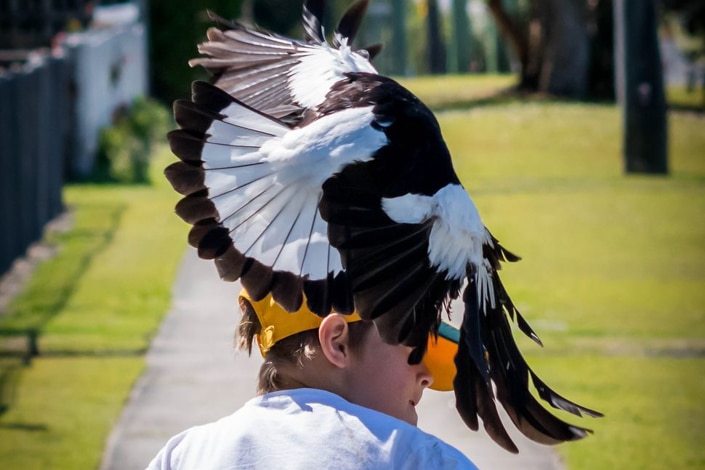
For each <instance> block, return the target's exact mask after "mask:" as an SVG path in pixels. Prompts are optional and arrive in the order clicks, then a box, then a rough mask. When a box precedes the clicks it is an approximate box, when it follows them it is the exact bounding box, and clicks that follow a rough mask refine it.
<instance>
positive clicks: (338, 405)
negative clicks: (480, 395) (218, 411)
mask: <svg viewBox="0 0 705 470" xmlns="http://www.w3.org/2000/svg"><path fill="white" fill-rule="evenodd" d="M312 468H316V469H318V468H320V469H336V470H345V469H388V468H393V469H444V470H445V469H466V470H477V468H476V467H475V465H473V464H472V463H471V462H470V461H469V460H468V458H467V457H465V455H463V454H462V453H461V452H460V451H458V450H457V449H455V448H454V447H451V446H450V445H448V444H446V443H445V442H443V441H441V440H440V439H438V438H437V437H435V436H432V435H430V434H427V433H425V432H423V431H421V430H420V429H418V428H417V427H415V426H412V425H410V424H408V423H405V422H403V421H401V420H398V419H396V418H392V417H391V416H388V415H386V414H383V413H380V412H378V411H374V410H370V409H368V408H363V407H361V406H358V405H355V404H352V403H350V402H348V401H346V400H345V399H343V398H341V397H339V396H338V395H335V394H333V393H330V392H326V391H323V390H315V389H310V388H302V389H294V390H284V391H279V392H274V393H268V394H266V395H263V396H260V397H257V398H253V399H252V400H250V401H248V402H247V403H246V404H245V405H244V406H243V407H242V408H241V409H239V410H238V411H236V412H235V413H233V414H232V415H230V416H227V417H225V418H222V419H220V420H218V421H216V422H214V423H210V424H206V425H203V426H197V427H194V428H191V429H188V430H186V431H184V432H182V433H181V434H178V435H176V436H174V437H173V438H171V439H170V440H169V441H168V442H167V444H166V445H165V446H164V448H163V449H162V450H161V451H160V452H159V454H157V456H156V457H155V458H154V460H152V462H151V463H150V464H149V467H148V470H190V469H194V470H195V469H198V470H216V469H217V470H225V469H267V470H268V469H306V470H310V469H312Z"/></svg>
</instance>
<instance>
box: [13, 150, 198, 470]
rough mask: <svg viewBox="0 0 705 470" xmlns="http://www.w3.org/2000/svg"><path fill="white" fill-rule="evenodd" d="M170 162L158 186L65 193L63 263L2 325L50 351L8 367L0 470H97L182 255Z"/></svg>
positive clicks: (42, 273)
mask: <svg viewBox="0 0 705 470" xmlns="http://www.w3.org/2000/svg"><path fill="white" fill-rule="evenodd" d="M171 158H173V157H170V156H169V155H168V153H167V152H166V151H162V153H161V155H160V158H159V159H158V160H157V161H156V162H155V164H154V167H153V180H154V181H155V184H154V185H153V186H111V185H95V186H91V185H76V186H68V187H67V188H66V190H65V192H64V197H65V201H66V204H67V206H68V207H69V208H70V210H71V212H72V216H73V218H74V221H73V225H72V228H71V229H70V230H69V231H68V232H65V233H58V234H52V235H51V236H50V237H49V238H50V239H49V242H50V243H52V244H55V245H56V246H57V247H58V248H59V252H58V254H57V256H56V257H54V258H53V259H51V260H49V261H47V262H45V263H44V264H42V265H41V266H39V267H38V269H37V270H36V272H35V274H34V275H33V277H32V279H31V281H30V282H29V284H28V285H27V286H26V289H25V291H24V292H23V293H22V294H21V295H20V296H19V297H17V298H16V299H15V301H14V302H13V303H12V305H11V306H10V307H9V315H7V316H3V317H0V328H6V329H7V328H14V329H18V328H19V329H25V328H36V329H38V330H39V331H40V336H39V350H40V353H41V355H40V356H39V357H38V358H36V359H34V360H33V361H32V364H31V366H30V367H27V368H18V367H17V364H15V363H11V364H7V363H6V364H5V370H6V371H9V372H10V373H9V374H4V376H5V377H9V379H8V383H6V384H5V386H4V387H3V390H4V394H5V401H6V402H9V409H8V410H7V412H5V413H3V414H0V462H2V464H0V467H1V468H8V469H10V468H13V469H14V468H17V469H20V468H22V469H52V470H54V469H72V470H73V469H94V468H97V466H98V464H99V462H100V459H101V456H102V453H103V447H104V445H105V440H106V438H107V436H108V433H109V432H110V429H111V428H112V425H113V424H114V423H115V422H116V420H117V418H118V416H119V413H120V411H121V409H122V406H123V405H124V403H125V400H126V399H127V396H128V394H129V392H130V389H131V387H132V384H133V383H134V382H135V380H136V379H137V377H138V376H139V374H140V372H141V371H142V369H143V367H144V359H143V353H144V351H145V350H146V348H147V346H148V345H149V341H150V339H151V337H152V335H153V333H154V332H155V329H156V328H157V326H158V324H159V322H160V320H161V318H162V317H163V315H164V314H165V312H166V311H167V309H168V307H169V302H170V294H171V286H172V282H173V280H174V276H175V273H176V268H177V266H178V263H179V261H180V259H181V256H182V254H183V251H184V249H185V235H186V232H185V230H186V225H185V224H183V223H182V222H180V221H179V220H178V218H177V217H176V216H175V215H174V213H173V206H174V203H175V202H176V200H177V199H178V198H177V196H176V195H175V194H173V191H171V189H167V186H168V184H167V183H166V182H165V181H164V178H163V176H161V172H162V169H163V168H164V166H165V163H166V161H167V160H169V159H171ZM6 340H7V339H6ZM0 368H2V364H0Z"/></svg>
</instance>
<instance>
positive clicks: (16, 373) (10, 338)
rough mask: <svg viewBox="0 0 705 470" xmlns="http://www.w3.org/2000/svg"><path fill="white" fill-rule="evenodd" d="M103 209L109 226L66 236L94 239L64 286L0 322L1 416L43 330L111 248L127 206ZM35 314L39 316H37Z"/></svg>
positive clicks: (84, 247) (64, 279)
mask: <svg viewBox="0 0 705 470" xmlns="http://www.w3.org/2000/svg"><path fill="white" fill-rule="evenodd" d="M102 209H105V210H107V211H109V213H108V216H107V217H106V218H105V221H106V222H105V223H103V225H102V226H100V227H97V228H96V229H94V230H91V229H90V228H84V229H77V230H73V229H72V230H70V231H69V232H68V233H67V234H66V235H65V236H66V237H70V239H80V238H86V239H93V240H94V242H93V243H80V244H79V246H80V251H79V253H77V254H72V256H75V255H77V256H78V261H77V262H76V263H74V264H72V265H71V267H72V269H70V270H68V271H67V272H64V273H63V276H61V283H60V284H58V285H55V286H52V287H47V290H46V291H43V295H42V296H41V298H28V300H27V301H26V302H24V303H22V304H21V306H20V307H16V308H15V309H14V310H13V311H11V312H9V313H8V314H7V315H6V316H4V317H3V318H1V319H0V320H2V321H0V415H2V414H3V413H5V412H6V411H7V410H8V409H9V407H10V406H11V405H12V403H13V402H14V401H15V395H16V390H17V383H18V381H19V377H20V375H21V372H22V370H23V369H24V367H26V366H27V365H28V364H29V363H30V362H31V359H32V357H34V356H37V355H39V353H40V351H39V349H38V346H37V344H38V338H39V337H40V336H41V334H42V331H43V329H44V327H45V326H46V324H47V323H48V322H49V320H51V319H52V318H53V317H55V316H56V315H57V314H58V313H59V312H61V311H62V310H63V309H64V308H65V307H66V304H67V303H68V301H69V300H70V299H71V297H72V296H73V294H74V292H75V291H76V288H77V287H78V285H79V284H80V280H81V278H82V277H83V276H84V275H85V273H86V272H87V271H88V269H89V268H90V267H91V265H92V263H93V262H94V259H95V257H96V256H97V255H98V254H100V253H101V252H103V251H104V250H105V249H106V248H107V247H108V246H110V244H111V243H112V241H113V238H114V236H115V232H116V231H117V229H118V227H119V226H120V222H121V220H122V216H123V213H124V212H125V209H126V205H125V204H112V205H105V206H104V207H101V210H102ZM58 256H62V255H61V254H59V255H58ZM48 262H52V260H50V261H48ZM62 266H63V265H62ZM19 295H20V296H22V295H26V294H23V293H20V294H19ZM35 297H37V296H35ZM36 311H39V313H38V314H37V313H35V312H36ZM130 353H131V354H137V353H132V352H130ZM109 354H111V355H113V354H115V353H113V352H110V353H109ZM119 354H124V352H120V353H119ZM92 355H95V354H92Z"/></svg>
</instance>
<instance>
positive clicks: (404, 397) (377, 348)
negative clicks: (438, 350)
mask: <svg viewBox="0 0 705 470" xmlns="http://www.w3.org/2000/svg"><path fill="white" fill-rule="evenodd" d="M409 353H411V348H409V347H407V346H403V345H390V344H387V343H385V342H384V341H382V338H380V336H379V333H378V332H377V328H376V327H373V328H371V331H370V332H369V333H368V334H367V337H366V338H365V340H364V343H363V345H362V347H361V348H360V350H359V351H357V353H356V354H353V357H352V359H351V367H350V373H351V376H350V378H351V381H350V388H349V389H348V394H347V395H348V397H347V398H348V399H349V401H351V402H353V403H356V404H358V405H361V406H364V407H366V408H371V409H373V410H377V411H380V412H382V413H386V414H388V415H390V416H393V417H395V418H398V419H401V420H402V421H406V422H407V423H409V424H412V425H414V426H416V423H417V421H418V416H417V415H416V405H417V404H418V403H419V401H421V396H422V395H423V391H424V389H425V388H426V387H428V386H429V385H431V382H433V376H432V375H431V374H430V372H429V371H428V369H427V368H426V366H425V365H424V364H423V363H421V364H415V365H410V364H409V362H408V359H409Z"/></svg>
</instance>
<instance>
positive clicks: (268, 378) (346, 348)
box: [148, 291, 476, 470]
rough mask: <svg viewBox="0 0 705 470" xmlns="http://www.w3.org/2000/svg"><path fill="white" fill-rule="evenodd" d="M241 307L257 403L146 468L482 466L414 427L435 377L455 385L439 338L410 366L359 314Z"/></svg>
mask: <svg viewBox="0 0 705 470" xmlns="http://www.w3.org/2000/svg"><path fill="white" fill-rule="evenodd" d="M304 305H305V303H304ZM240 306H241V308H242V310H243V317H242V321H241V322H240V328H239V345H240V347H241V348H243V349H248V350H249V351H250V352H251V349H252V345H253V343H256V344H257V345H258V347H259V349H260V352H261V353H262V355H263V357H264V363H263V364H262V368H261V370H260V374H259V383H258V397H256V398H254V399H252V400H250V401H249V402H248V403H246V404H245V406H243V407H242V408H241V409H240V410H238V411H237V412H235V413H234V414H232V415H230V416H228V417H225V418H223V419H221V420H219V421H217V422H215V423H211V424H207V425H205V426H198V427H195V428H192V429H189V430H187V431H185V432H183V433H181V434H179V435H177V436H175V437H173V438H172V439H171V440H169V442H168V443H167V444H166V446H165V447H164V448H163V449H162V450H161V451H160V452H159V454H158V455H157V456H156V457H155V459H154V460H153V461H152V462H151V464H150V465H149V467H148V468H149V469H150V470H156V469H196V468H198V469H210V468H218V469H235V468H238V469H239V468H250V469H260V468H262V469H270V468H287V469H296V468H307V469H308V468H312V467H314V468H335V469H373V468H374V469H378V468H408V469H412V468H423V469H426V468H444V469H445V468H459V469H475V468H476V467H475V466H474V465H473V464H472V463H471V462H470V461H469V460H468V459H467V458H466V457H465V456H464V455H463V454H461V453H460V452H459V451H458V450H456V449H455V448H453V447H451V446H449V445H447V444H445V443H444V442H442V441H440V440H439V439H438V438H436V437H434V436H431V435H429V434H426V433H424V432H423V431H420V430H419V429H418V428H416V421H417V416H416V411H415V407H416V405H417V404H418V402H419V401H420V399H421V396H422V394H423V391H424V389H425V388H427V387H429V386H431V384H432V383H434V378H436V379H437V380H438V383H437V384H436V385H434V387H433V388H435V389H445V390H447V389H449V387H451V386H452V385H451V384H450V378H452V377H453V376H454V373H455V371H454V370H453V369H452V357H453V354H454V351H453V344H452V341H451V340H449V339H446V338H444V337H442V336H443V334H441V337H439V339H438V340H437V341H436V339H435V338H433V339H430V340H429V351H428V353H427V358H426V359H425V360H424V362H422V363H421V364H416V365H410V364H409V363H408V357H409V353H410V351H411V349H410V348H408V347H406V346H403V345H389V344H387V343H385V342H383V341H382V339H381V338H380V336H379V333H378V331H377V328H376V326H375V325H374V323H372V322H366V321H361V320H360V318H359V317H358V316H357V315H354V314H353V315H349V316H346V315H341V314H337V313H333V314H330V315H328V316H327V317H325V318H320V317H318V316H316V315H314V314H312V313H311V312H310V311H308V310H307V309H306V308H305V307H302V308H301V309H300V310H299V311H298V312H296V313H293V314H290V313H288V312H286V311H284V310H283V309H282V308H281V307H280V306H279V305H277V304H276V303H275V302H274V301H273V300H272V298H271V296H268V297H266V298H265V299H263V300H261V301H259V302H256V301H253V300H251V299H250V297H249V296H248V294H247V293H246V292H244V291H243V292H242V293H241V296H240ZM443 331H445V330H444V329H442V333H443ZM434 361H435V362H434ZM444 366H445V367H446V369H445V370H444V369H443V367H444ZM432 371H433V373H432ZM434 376H435V377H434Z"/></svg>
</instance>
